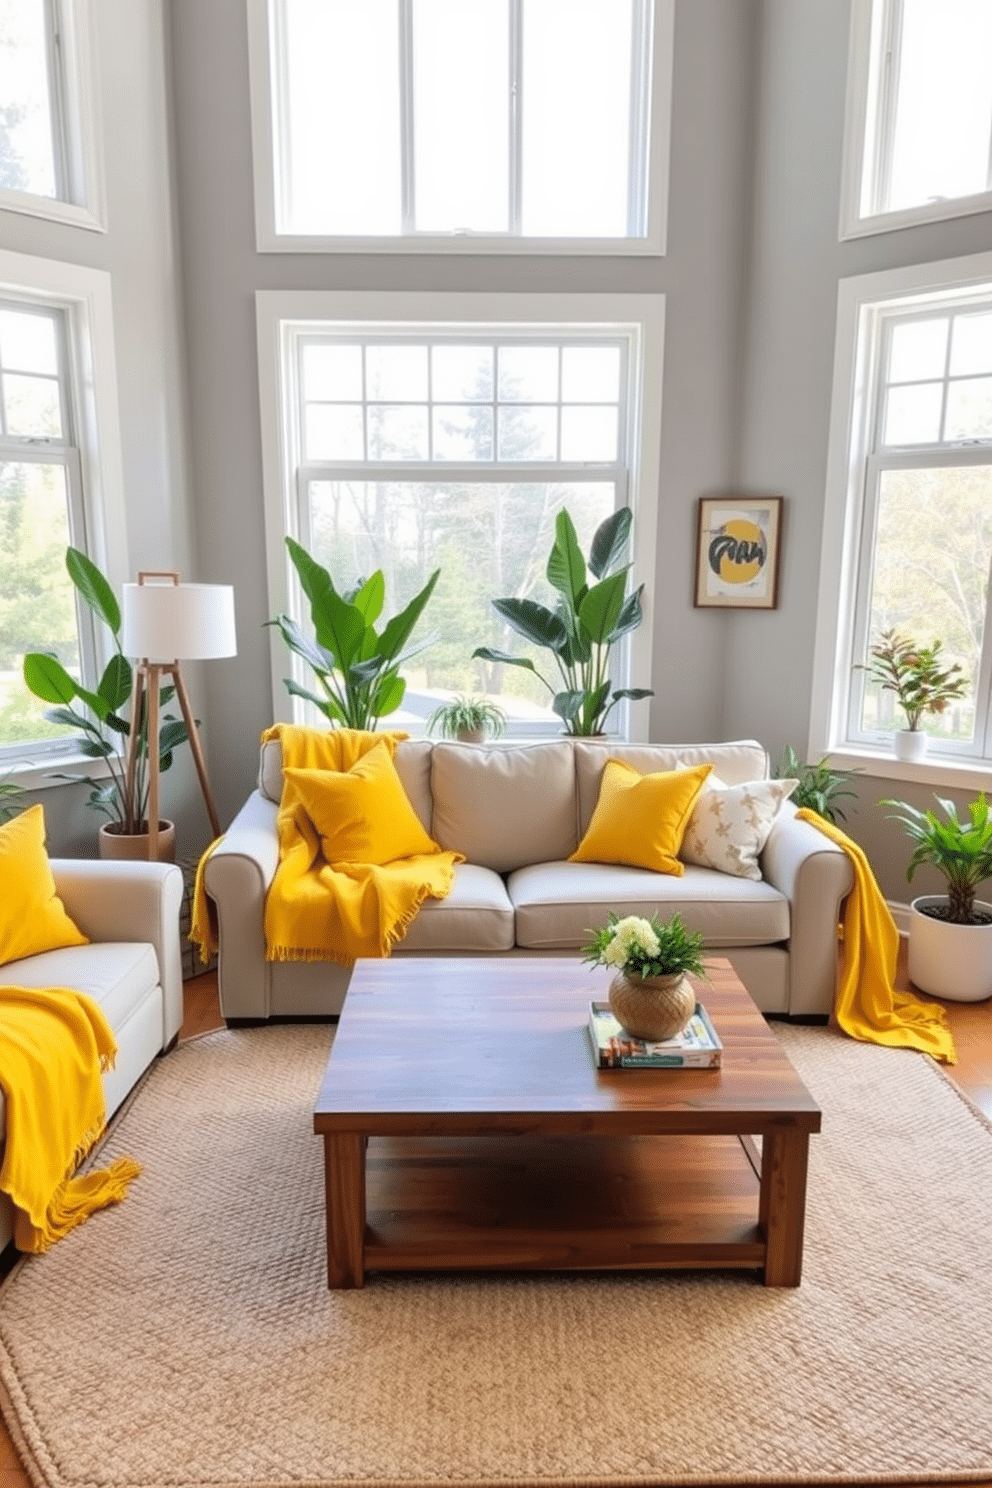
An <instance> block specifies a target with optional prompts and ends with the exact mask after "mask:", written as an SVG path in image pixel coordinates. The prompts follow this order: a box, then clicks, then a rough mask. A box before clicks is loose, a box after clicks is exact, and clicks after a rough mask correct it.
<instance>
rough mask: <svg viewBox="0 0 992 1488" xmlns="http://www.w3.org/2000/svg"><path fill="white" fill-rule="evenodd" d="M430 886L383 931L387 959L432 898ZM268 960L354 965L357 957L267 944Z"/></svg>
mask: <svg viewBox="0 0 992 1488" xmlns="http://www.w3.org/2000/svg"><path fill="white" fill-rule="evenodd" d="M433 897H434V895H432V893H431V891H430V889H429V888H427V887H426V886H424V887H422V888H421V889H420V890H419V891H418V897H417V901H416V903H415V904H412V905H411V906H410V908H409V909H408V910H407V911H406V912H405V913H404V914H403V916H402V918H401V919H400V920H399V921H398V922H397V923H396V924H395V925H392V926H389V927H388V928H387V929H386V930H385V931H384V932H383V938H382V943H381V944H380V947H379V955H380V956H381V957H382V958H383V959H385V958H386V957H387V956H389V955H391V954H392V951H393V949H394V947H395V946H397V945H398V944H399V942H400V941H401V940H403V939H404V938H405V936H406V932H407V931H408V930H409V928H410V926H411V925H412V924H413V922H414V920H415V919H416V918H417V915H418V913H419V911H420V908H421V906H422V905H423V903H424V900H425V899H431V898H433ZM265 959H266V961H331V962H333V964H334V965H335V966H354V964H355V957H354V956H345V955H342V954H341V953H340V952H339V951H336V950H334V949H329V948H322V947H316V948H310V947H307V946H291V945H267V946H266V947H265Z"/></svg>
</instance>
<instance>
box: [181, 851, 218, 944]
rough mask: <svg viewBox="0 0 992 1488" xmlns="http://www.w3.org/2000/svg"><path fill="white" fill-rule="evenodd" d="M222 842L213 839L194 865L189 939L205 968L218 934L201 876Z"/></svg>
mask: <svg viewBox="0 0 992 1488" xmlns="http://www.w3.org/2000/svg"><path fill="white" fill-rule="evenodd" d="M223 841H224V838H223V835H221V836H220V837H215V838H214V840H213V842H211V844H210V846H209V847H208V848H207V850H206V852H205V853H204V854H203V856H202V858H201V859H200V861H199V862H198V863H197V865H196V881H195V882H194V884H193V906H192V912H191V914H190V924H189V939H190V941H191V942H192V944H193V945H195V946H196V948H197V950H198V951H199V953H200V960H201V961H202V962H203V964H204V966H206V964H207V962H208V961H209V960H210V957H211V956H214V955H216V954H217V951H218V950H219V949H220V932H219V930H218V927H217V909H216V906H215V904H214V902H213V900H212V899H211V898H210V896H209V895H208V893H207V891H206V888H205V887H204V883H203V874H204V870H205V869H206V866H207V863H208V862H209V861H210V854H211V853H212V852H213V850H214V848H215V847H218V846H219V845H220V844H221V843H222V842H223Z"/></svg>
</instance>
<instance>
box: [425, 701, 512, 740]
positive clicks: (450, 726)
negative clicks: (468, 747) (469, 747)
mask: <svg viewBox="0 0 992 1488" xmlns="http://www.w3.org/2000/svg"><path fill="white" fill-rule="evenodd" d="M505 727H506V714H505V713H504V712H503V709H502V708H501V707H500V705H499V703H494V702H493V700H492V698H486V697H469V696H466V695H465V694H463V693H459V694H458V696H457V697H454V698H452V699H451V701H450V702H448V703H442V704H441V705H440V707H438V708H435V709H434V712H433V713H432V714H431V716H430V718H428V720H427V732H428V733H429V734H432V733H434V732H435V730H436V731H437V732H439V733H440V735H441V737H442V738H444V739H460V740H461V741H462V742H463V743H470V744H471V743H477V744H481V743H482V741H483V739H485V738H486V737H489V738H493V739H498V738H499V736H500V735H501V734H502V732H503V730H504V729H505Z"/></svg>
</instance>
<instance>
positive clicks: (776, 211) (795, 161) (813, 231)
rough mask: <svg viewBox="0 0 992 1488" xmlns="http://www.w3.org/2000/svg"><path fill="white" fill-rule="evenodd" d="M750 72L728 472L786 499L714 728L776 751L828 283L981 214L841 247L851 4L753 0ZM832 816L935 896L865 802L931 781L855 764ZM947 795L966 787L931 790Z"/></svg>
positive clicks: (816, 556)
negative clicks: (736, 390) (737, 425)
mask: <svg viewBox="0 0 992 1488" xmlns="http://www.w3.org/2000/svg"><path fill="white" fill-rule="evenodd" d="M759 10H760V13H761V16H762V22H763V23H762V25H761V27H760V39H759V48H760V49H759V55H758V59H757V67H756V76H755V83H756V97H757V100H758V104H757V121H756V129H755V148H754V194H753V221H752V227H751V236H750V250H749V254H748V260H749V270H748V278H747V287H746V302H747V332H746V337H745V345H744V358H743V369H744V371H743V381H742V396H741V440H740V451H739V459H738V467H737V468H738V475H739V478H740V488H741V491H742V493H759V492H760V493H765V492H777V493H779V494H781V495H783V496H785V498H786V527H785V534H784V547H783V565H782V585H781V601H780V606H779V608H778V610H776V611H773V612H763V613H738V614H735V615H734V616H733V617H732V618H731V620H730V625H729V633H728V638H727V646H728V650H727V675H726V689H725V710H724V713H723V717H722V720H721V722H722V727H723V729H724V732H725V733H726V735H727V736H728V737H731V738H733V737H737V736H738V735H751V734H753V735H756V736H757V737H758V738H760V739H761V740H762V742H763V743H764V744H765V745H766V746H767V748H768V749H769V750H770V751H771V753H772V757H773V758H775V757H777V755H778V754H779V753H780V751H781V749H782V747H783V746H784V745H785V744H787V743H791V744H793V745H794V746H795V747H796V748H797V749H798V750H799V751H800V752H802V751H804V750H805V748H806V743H807V734H808V718H809V710H810V700H811V689H812V666H813V642H814V625H815V620H816V598H817V589H818V583H819V566H820V533H821V527H822V523H823V503H824V485H825V480H826V457H827V435H828V428H829V421H830V394H831V380H832V376H833V351H834V333H835V329H836V310H837V286H838V281H839V280H840V279H841V278H844V277H847V276H850V275H855V274H865V273H870V272H872V271H874V270H879V269H885V268H896V267H900V266H902V265H905V264H914V263H925V262H929V261H931V260H934V261H936V260H939V259H943V258H954V257H957V256H958V255H961V254H967V253H977V252H982V251H984V250H986V249H987V248H988V247H989V245H990V243H992V214H987V213H984V214H979V215H976V216H972V217H961V218H958V219H957V220H954V221H950V222H947V223H937V224H932V225H929V226H926V227H918V228H907V229H903V230H901V231H898V232H887V233H879V234H874V235H872V236H871V237H865V238H858V239H854V240H851V241H848V242H844V243H842V242H839V240H838V224H839V219H840V175H841V148H842V141H843V127H844V105H845V91H846V75H847V47H848V26H849V21H850V8H849V4H848V0H762V3H761V4H760V6H758V5H755V6H754V7H752V14H757V13H758V11H759ZM854 784H855V787H856V789H857V791H858V794H859V798H860V799H859V800H858V801H857V803H852V805H853V807H854V809H853V810H849V811H848V815H847V821H846V823H845V824H844V825H845V826H846V828H847V830H848V831H850V833H851V835H852V836H854V837H856V838H857V840H858V841H859V842H860V843H861V845H862V846H863V847H864V848H865V850H866V852H867V853H868V856H869V858H870V860H871V863H872V866H873V868H874V870H875V873H876V876H877V877H878V880H879V883H880V884H881V886H882V889H883V891H884V892H885V894H886V896H887V897H888V898H890V899H892V900H897V901H906V900H907V899H908V898H909V897H910V896H911V893H912V894H915V893H917V892H920V893H924V892H939V891H942V888H943V881H942V880H941V879H940V878H938V877H937V876H936V875H934V876H930V875H929V873H924V872H921V873H920V874H918V875H917V877H916V878H915V879H914V880H913V888H912V891H909V890H908V888H907V884H906V878H905V867H906V862H907V860H908V857H909V849H908V842H907V839H906V837H905V836H904V834H903V832H902V830H901V828H900V827H899V826H898V825H896V824H894V823H893V822H891V821H889V820H888V819H887V813H886V809H885V808H880V807H879V806H878V802H879V800H880V799H881V798H882V797H885V796H896V797H898V798H900V799H905V800H910V801H912V802H913V804H914V805H917V806H925V805H932V804H933V794H932V790H931V789H930V788H929V787H915V786H914V787H910V788H907V787H906V786H905V782H902V781H898V780H891V779H886V778H882V777H879V776H877V775H871V776H869V775H867V774H865V775H864V776H862V777H861V778H859V779H857V780H856V781H855V782H854ZM939 789H940V793H941V794H942V795H945V796H951V797H956V798H957V799H958V800H960V801H965V800H967V799H969V798H970V795H971V794H973V793H970V792H964V793H961V792H955V791H953V790H950V789H947V788H944V787H940V788H939Z"/></svg>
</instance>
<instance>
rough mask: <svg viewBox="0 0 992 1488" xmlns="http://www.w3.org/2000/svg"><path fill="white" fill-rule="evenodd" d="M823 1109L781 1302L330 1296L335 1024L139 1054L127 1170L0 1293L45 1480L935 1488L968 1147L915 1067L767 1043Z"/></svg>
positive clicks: (967, 1220)
mask: <svg viewBox="0 0 992 1488" xmlns="http://www.w3.org/2000/svg"><path fill="white" fill-rule="evenodd" d="M778 1031H779V1033H780V1037H781V1039H782V1042H783V1044H784V1045H785V1047H786V1049H787V1050H788V1053H789V1055H790V1057H791V1058H792V1060H793V1062H794V1063H795V1064H796V1066H797V1068H798V1069H799V1071H800V1073H801V1074H802V1076H803V1078H804V1079H805V1081H806V1083H807V1085H808V1086H809V1088H810V1089H811V1090H812V1092H813V1094H814V1095H815V1097H816V1098H817V1099H818V1101H819V1103H820V1104H821V1106H822V1107H823V1110H824V1130H823V1133H822V1135H821V1136H819V1137H814V1138H813V1139H812V1141H811V1172H810V1188H809V1198H808V1217H807V1239H806V1263H805V1273H804V1279H803V1284H802V1286H801V1287H800V1288H799V1289H798V1290H773V1289H765V1288H764V1287H762V1286H761V1285H760V1283H759V1282H758V1281H757V1280H756V1279H755V1278H754V1277H752V1276H751V1275H749V1274H747V1273H733V1272H727V1273H705V1272H696V1273H694V1274H678V1273H668V1272H654V1273H643V1272H642V1273H637V1274H631V1273H619V1274H610V1275H600V1274H573V1275H568V1274H560V1275H551V1274H533V1275H509V1274H508V1275H492V1274H490V1275H473V1274H470V1273H469V1274H462V1275H453V1276H435V1277H420V1276H411V1275H406V1276H400V1275H397V1276H392V1277H391V1276H386V1275H378V1276H371V1277H370V1278H369V1281H368V1285H367V1286H366V1288H365V1290H364V1291H357V1292H336V1293H330V1292H328V1290H327V1287H326V1284H325V1269H324V1267H325V1244H324V1200H323V1168H322V1148H321V1143H320V1141H319V1139H318V1138H316V1137H314V1136H313V1134H312V1130H311V1118H312V1108H313V1101H314V1096H315V1093H316V1090H317V1087H318V1085H319V1081H320V1077H321V1074H322V1071H323V1068H324V1064H325V1060H326V1057H327V1051H328V1046H329V1041H330V1037H331V1034H330V1030H329V1029H328V1028H326V1027H325V1028H319V1027H309V1028H307V1027H303V1028H301V1027H274V1028H266V1029H252V1030H242V1031H237V1032H228V1031H222V1032H219V1033H216V1034H211V1035H209V1036H207V1037H205V1038H203V1039H200V1040H198V1041H196V1042H193V1043H191V1044H189V1045H185V1046H182V1047H180V1048H179V1049H178V1050H177V1051H176V1052H175V1053H173V1054H171V1055H170V1056H169V1057H168V1058H166V1059H164V1060H161V1061H159V1062H158V1063H157V1065H156V1066H155V1067H154V1069H153V1071H152V1073H151V1075H150V1076H149V1078H148V1079H147V1080H146V1082H145V1084H144V1085H143V1086H142V1088H141V1089H140V1091H139V1093H138V1095H137V1098H136V1099H135V1100H134V1102H133V1103H132V1105H131V1106H130V1107H129V1109H128V1110H127V1111H126V1112H125V1113H124V1115H123V1117H122V1119H121V1120H120V1121H119V1122H118V1123H117V1125H116V1127H115V1129H114V1130H113V1132H112V1134H111V1137H110V1140H109V1143H108V1144H107V1146H106V1147H105V1148H104V1155H107V1154H108V1153H109V1154H111V1155H113V1154H116V1153H119V1152H129V1153H132V1154H133V1155H134V1156H135V1157H137V1158H138V1159H139V1160H140V1161H141V1162H142V1163H144V1165H145V1171H144V1174H143V1176H142V1177H141V1178H140V1179H139V1180H138V1181H137V1182H136V1183H135V1184H134V1186H133V1188H132V1190H131V1193H130V1195H129V1197H128V1198H127V1199H126V1201H125V1202H124V1203H123V1204H121V1205H120V1206H119V1207H117V1208H115V1209H113V1210H107V1211H105V1212H104V1213H102V1214H99V1215H96V1216H95V1217H94V1218H93V1219H91V1220H90V1221H89V1222H88V1223H87V1224H86V1225H84V1226H82V1227H81V1228H80V1229H79V1230H77V1231H76V1232H74V1233H73V1234H72V1235H71V1236H69V1237H68V1238H67V1239H66V1240H65V1241H63V1242H62V1243H61V1244H59V1245H57V1246H56V1247H55V1248H54V1249H53V1250H52V1251H51V1252H50V1253H49V1254H48V1255H47V1256H43V1257H36V1258H31V1259H28V1260H26V1261H23V1262H21V1263H19V1264H18V1266H17V1267H16V1268H15V1269H14V1271H13V1272H12V1273H11V1275H10V1276H9V1277H8V1279H7V1281H6V1283H5V1285H4V1287H3V1289H2V1291H0V1382H2V1388H3V1392H4V1393H3V1398H2V1408H3V1413H4V1416H5V1418H6V1420H7V1422H8V1425H9V1427H10V1429H11V1431H12V1434H13V1436H14V1440H15V1444H16V1445H17V1447H18V1451H19V1453H20V1454H21V1456H22V1459H23V1460H24V1462H25V1464H26V1466H27V1469H28V1472H29V1473H30V1475H31V1477H32V1479H33V1480H34V1481H35V1482H36V1483H37V1484H38V1485H44V1488H165V1485H168V1488H180V1485H186V1484H189V1485H196V1488H200V1485H210V1488H228V1485H229V1488H269V1485H272V1488H283V1485H297V1488H303V1485H312V1488H325V1485H337V1484H349V1485H351V1484H365V1485H380V1484H381V1485H390V1488H412V1485H435V1484H444V1485H450V1488H461V1485H472V1488H478V1485H489V1484H498V1485H531V1484H533V1485H540V1488H548V1485H575V1484H609V1485H613V1484H672V1483H727V1482H730V1483H735V1482H737V1483H744V1482H747V1483H752V1482H760V1483H796V1482H807V1483H808V1482H823V1481H828V1482H838V1481H842V1482H864V1481H871V1482H877V1481H891V1482H899V1481H902V1482H907V1481H909V1482H932V1481H936V1480H941V1479H943V1480H949V1481H952V1480H959V1481H967V1480H969V1479H972V1480H974V1479H980V1478H984V1477H987V1476H992V1384H990V1381H992V1264H990V1261H992V1255H990V1244H989V1221H990V1216H992V1133H990V1131H989V1129H988V1127H987V1126H986V1125H985V1124H984V1123H983V1121H982V1120H981V1118H980V1117H978V1116H977V1114H976V1113H975V1112H974V1111H973V1110H972V1108H971V1107H970V1106H968V1105H967V1104H966V1103H965V1101H964V1100H963V1098H962V1097H961V1096H959V1095H958V1094H957V1093H956V1092H955V1090H954V1089H953V1088H952V1087H951V1085H950V1084H949V1083H948V1082H947V1081H946V1080H945V1079H944V1077H943V1076H942V1074H941V1073H940V1072H939V1070H938V1069H937V1068H936V1067H935V1066H933V1065H932V1064H931V1063H930V1062H929V1060H927V1059H926V1058H924V1057H923V1056H921V1055H918V1054H913V1053H906V1052H902V1051H896V1050H882V1049H878V1048H876V1047H871V1046H867V1045H863V1044H857V1043H854V1042H852V1041H850V1040H848V1039H845V1038H843V1037H842V1036H841V1035H838V1034H835V1033H833V1032H830V1031H828V1030H826V1029H819V1028H817V1029H810V1028H792V1027H785V1028H781V1029H780V1030H778Z"/></svg>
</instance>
